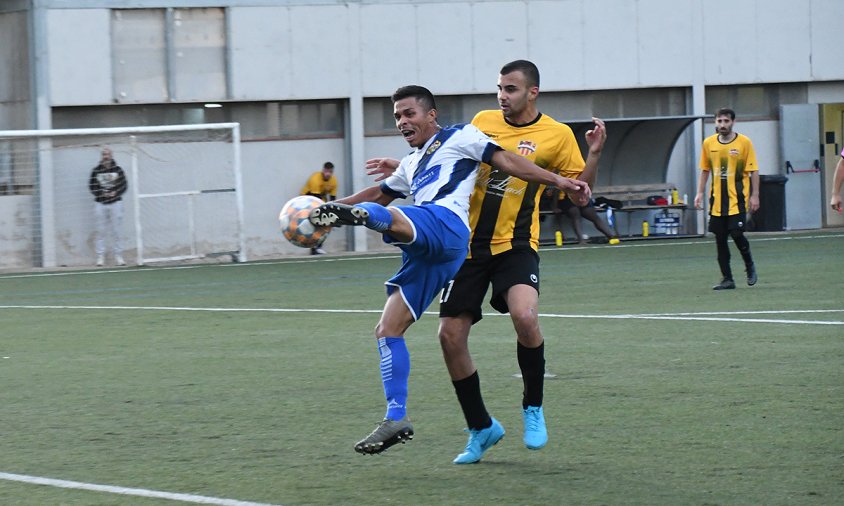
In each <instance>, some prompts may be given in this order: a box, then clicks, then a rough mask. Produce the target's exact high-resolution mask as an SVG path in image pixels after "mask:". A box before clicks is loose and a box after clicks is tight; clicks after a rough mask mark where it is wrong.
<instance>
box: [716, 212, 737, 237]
mask: <svg viewBox="0 0 844 506" xmlns="http://www.w3.org/2000/svg"><path fill="white" fill-rule="evenodd" d="M744 225H745V219H744V216H743V215H741V214H731V215H730V216H710V217H709V231H710V232H712V233H713V234H728V233H730V231H731V230H740V231H742V232H744Z"/></svg>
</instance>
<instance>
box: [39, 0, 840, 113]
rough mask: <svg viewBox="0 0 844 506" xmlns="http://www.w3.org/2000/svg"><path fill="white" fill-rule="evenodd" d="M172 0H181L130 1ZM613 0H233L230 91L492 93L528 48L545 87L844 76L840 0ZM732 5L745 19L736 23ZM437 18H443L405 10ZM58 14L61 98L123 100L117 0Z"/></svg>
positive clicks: (56, 93)
mask: <svg viewBox="0 0 844 506" xmlns="http://www.w3.org/2000/svg"><path fill="white" fill-rule="evenodd" d="M168 3H175V4H177V5H178V2H159V3H155V4H154V3H152V2H136V3H135V4H133V5H137V6H144V5H145V4H150V5H157V6H160V5H161V4H164V5H166V4H168ZM605 5H607V6H611V8H596V7H595V5H594V3H593V2H591V1H590V0H558V1H524V0H522V1H472V2H469V1H453V2H420V3H412V2H384V3H341V2H338V3H337V4H326V3H320V4H317V5H314V4H307V3H306V2H302V5H296V4H294V3H285V4H284V5H279V6H266V2H262V3H261V5H259V6H248V2H240V3H238V6H236V7H230V8H229V18H228V20H229V32H230V34H229V37H230V60H231V61H230V68H231V90H230V95H231V97H230V98H232V99H236V100H287V99H311V98H337V97H347V96H349V90H350V87H351V86H352V85H351V84H350V83H351V82H354V83H355V85H356V86H359V87H360V89H361V92H362V94H363V96H387V95H389V94H390V93H391V92H392V91H393V90H394V89H395V88H396V87H397V86H398V85H400V84H407V83H420V84H424V85H428V86H430V87H431V88H432V91H434V93H438V94H471V93H489V92H490V91H494V79H495V76H496V75H497V71H498V69H499V68H500V66H501V64H502V63H503V62H506V61H509V60H511V59H516V58H525V57H526V58H529V59H531V60H533V61H535V62H536V63H537V64H538V65H539V67H540V69H542V72H543V76H542V77H543V83H542V87H543V89H544V90H546V91H551V90H582V89H611V88H631V87H660V86H687V85H690V84H693V83H696V82H697V81H698V80H699V78H698V76H701V77H702V82H700V84H705V85H718V84H740V83H761V82H804V81H814V80H842V79H844V67H842V66H841V65H839V64H838V63H839V62H840V52H839V47H838V46H839V44H837V38H836V36H835V34H836V33H838V31H839V30H838V28H837V26H835V22H834V20H837V19H842V18H844V2H840V1H838V0H807V1H801V2H794V1H793V0H768V1H765V2H758V1H755V0H739V1H736V0H713V1H709V2H705V3H703V2H699V1H698V0H649V1H647V2H641V1H636V0H613V1H612V2H608V3H607V4H605ZM725 13H730V18H731V19H736V20H740V21H738V22H735V23H733V22H730V23H726V24H725V22H724V16H725ZM428 19H437V20H438V22H437V23H428V22H415V21H413V22H408V20H428ZM502 20H507V22H506V23H504V22H502ZM736 23H737V24H736ZM48 27H49V35H48V40H49V48H50V58H49V76H50V83H51V85H52V86H51V92H50V103H51V104H52V105H54V106H59V105H76V104H81V103H86V104H92V105H93V104H109V103H112V100H113V99H114V98H115V97H113V96H112V90H111V72H110V65H111V63H110V62H111V61H112V58H111V54H110V44H109V43H108V34H109V29H110V28H109V27H110V25H109V15H108V10H107V9H98V8H89V9H58V8H54V9H51V10H50V11H49V12H48ZM490 27H495V29H494V30H493V29H491V28H490ZM79 33H85V34H86V36H85V37H78V36H77V35H78V34H79ZM701 69H702V72H701ZM218 98H219V99H221V100H223V99H226V98H229V97H222V96H221V97H218Z"/></svg>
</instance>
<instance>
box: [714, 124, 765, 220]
mask: <svg viewBox="0 0 844 506" xmlns="http://www.w3.org/2000/svg"><path fill="white" fill-rule="evenodd" d="M700 170H707V171H711V174H710V175H711V176H712V177H711V179H712V183H711V185H710V190H709V214H711V215H712V216H733V215H736V214H740V215H744V214H746V213H747V211H748V208H747V203H748V202H749V201H750V173H751V172H753V171H756V170H759V168H758V166H757V164H756V152H755V151H754V150H753V143H752V142H750V139H749V138H748V137H747V136H745V135H742V134H737V135H736V138H735V139H733V140H732V141H730V142H728V143H726V144H724V143H722V142H721V141H719V140H718V134H715V135H711V136H709V137H707V138H706V139H704V141H703V149H702V151H701V153H700Z"/></svg>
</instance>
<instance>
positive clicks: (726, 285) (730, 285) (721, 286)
mask: <svg viewBox="0 0 844 506" xmlns="http://www.w3.org/2000/svg"><path fill="white" fill-rule="evenodd" d="M735 288H736V282H735V281H733V280H732V279H730V278H724V279H722V280H721V282H720V283H718V284H717V285H715V286H713V287H712V289H713V290H735Z"/></svg>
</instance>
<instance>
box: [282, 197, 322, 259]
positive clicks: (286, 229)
mask: <svg viewBox="0 0 844 506" xmlns="http://www.w3.org/2000/svg"><path fill="white" fill-rule="evenodd" d="M322 204H323V202H322V200H320V199H318V198H316V197H313V196H311V195H301V196H299V197H294V198H292V199H290V200H289V201H288V202H287V203H286V204H284V207H282V208H281V212H280V213H279V215H278V221H279V224H280V225H281V233H282V234H283V235H284V238H285V239H287V240H288V241H290V243H291V244H295V245H296V246H300V247H302V248H316V247H318V246H320V245H321V244H322V243H323V242H325V239H326V237H328V232H329V231H330V230H331V229H330V228H329V227H317V226H315V225H314V224H313V223H311V222H310V221H308V215H309V214H311V210H312V209H315V208H317V207H319V206H321V205H322Z"/></svg>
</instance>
